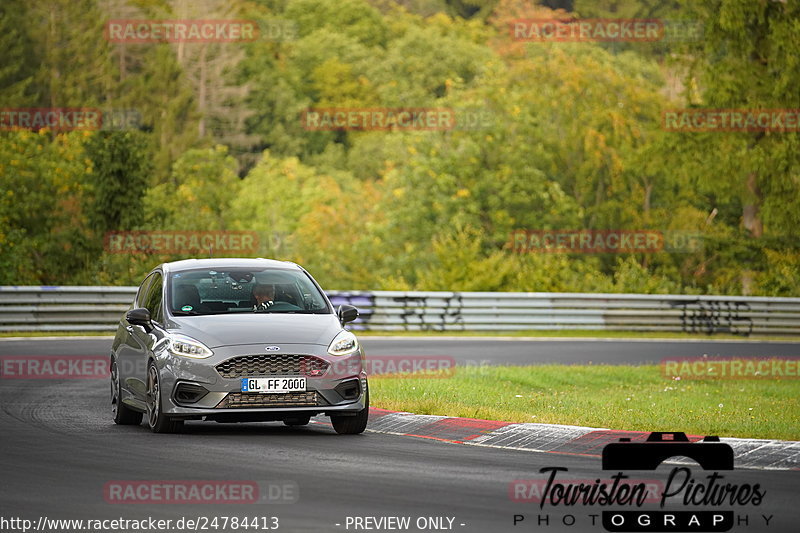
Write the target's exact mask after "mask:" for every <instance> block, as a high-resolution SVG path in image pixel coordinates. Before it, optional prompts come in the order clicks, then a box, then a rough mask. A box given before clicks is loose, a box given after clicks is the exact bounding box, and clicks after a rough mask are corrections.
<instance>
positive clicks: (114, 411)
mask: <svg viewBox="0 0 800 533" xmlns="http://www.w3.org/2000/svg"><path fill="white" fill-rule="evenodd" d="M111 416H113V417H114V423H115V424H118V425H120V426H136V425H138V424H141V423H142V413H141V412H139V411H134V410H133V409H131V408H130V407H128V406H127V405H125V404H124V403H122V383H121V382H120V380H119V369H118V368H117V361H116V360H114V359H112V360H111Z"/></svg>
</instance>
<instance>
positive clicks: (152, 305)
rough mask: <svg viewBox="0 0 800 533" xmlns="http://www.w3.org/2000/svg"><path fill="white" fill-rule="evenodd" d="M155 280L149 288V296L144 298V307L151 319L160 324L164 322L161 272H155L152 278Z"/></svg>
mask: <svg viewBox="0 0 800 533" xmlns="http://www.w3.org/2000/svg"><path fill="white" fill-rule="evenodd" d="M151 277H152V278H153V279H152V281H151V282H150V285H149V286H148V287H147V294H146V295H145V298H144V307H146V308H147V310H148V311H150V317H151V318H152V319H153V320H154V321H156V322H159V323H163V322H164V312H163V309H162V305H161V300H162V294H163V291H162V290H161V289H162V281H163V279H162V278H163V276H162V275H161V273H160V272H155V273H153V275H152V276H151Z"/></svg>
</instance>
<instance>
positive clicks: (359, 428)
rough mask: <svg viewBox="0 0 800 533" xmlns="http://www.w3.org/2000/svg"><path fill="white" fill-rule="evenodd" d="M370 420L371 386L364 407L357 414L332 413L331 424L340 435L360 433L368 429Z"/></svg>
mask: <svg viewBox="0 0 800 533" xmlns="http://www.w3.org/2000/svg"><path fill="white" fill-rule="evenodd" d="M368 420H369V387H367V393H366V395H365V398H364V408H363V409H362V410H361V411H359V412H358V414H357V415H356V416H336V415H331V425H333V429H334V430H335V431H336V433H338V434H339V435H358V434H360V433H364V430H365V429H367V421H368Z"/></svg>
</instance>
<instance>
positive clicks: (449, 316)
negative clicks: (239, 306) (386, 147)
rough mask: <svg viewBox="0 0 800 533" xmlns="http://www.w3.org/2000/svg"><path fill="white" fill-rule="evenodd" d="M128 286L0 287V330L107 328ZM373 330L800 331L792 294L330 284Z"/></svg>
mask: <svg viewBox="0 0 800 533" xmlns="http://www.w3.org/2000/svg"><path fill="white" fill-rule="evenodd" d="M135 292H136V287H38V286H0V331H113V330H114V329H115V328H116V325H117V323H118V322H119V319H120V317H121V315H122V314H123V313H124V312H125V311H126V310H127V309H128V307H129V306H130V304H131V301H132V300H133V297H134V294H135ZM328 296H329V297H330V299H331V301H332V302H333V304H334V305H341V304H351V305H355V306H356V307H358V309H359V311H360V313H361V316H360V318H359V319H358V320H357V321H356V322H354V323H353V329H358V330H381V331H503V330H508V331H513V330H537V329H538V330H570V329H572V330H577V329H586V330H617V331H685V332H692V333H706V334H713V333H733V334H738V335H742V336H748V335H750V334H753V333H757V334H775V335H781V334H795V335H797V334H800V298H771V297H744V296H687V295H661V294H659V295H645V294H581V293H547V292H527V293H513V292H399V291H329V292H328Z"/></svg>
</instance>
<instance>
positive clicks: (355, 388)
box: [334, 379, 361, 400]
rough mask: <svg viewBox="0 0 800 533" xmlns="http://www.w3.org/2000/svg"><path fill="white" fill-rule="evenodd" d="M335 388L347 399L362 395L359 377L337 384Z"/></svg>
mask: <svg viewBox="0 0 800 533" xmlns="http://www.w3.org/2000/svg"><path fill="white" fill-rule="evenodd" d="M334 390H335V391H336V392H338V393H339V396H341V397H342V398H344V399H345V400H355V399H356V398H358V397H359V395H361V384H360V383H359V381H358V379H348V380H347V381H342V382H341V383H339V384H338V385H336V388H335V389H334Z"/></svg>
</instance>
